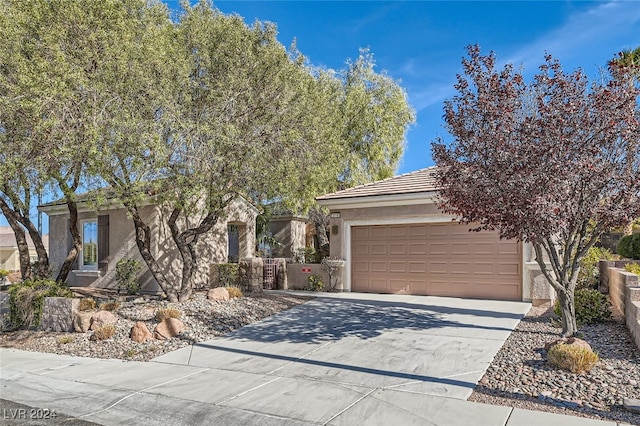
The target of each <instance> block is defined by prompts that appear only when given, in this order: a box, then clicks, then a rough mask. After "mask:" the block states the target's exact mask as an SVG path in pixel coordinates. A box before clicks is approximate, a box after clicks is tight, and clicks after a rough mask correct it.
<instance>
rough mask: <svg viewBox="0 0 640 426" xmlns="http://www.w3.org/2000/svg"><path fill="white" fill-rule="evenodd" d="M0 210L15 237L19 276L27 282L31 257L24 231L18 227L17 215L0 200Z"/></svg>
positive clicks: (29, 275)
mask: <svg viewBox="0 0 640 426" xmlns="http://www.w3.org/2000/svg"><path fill="white" fill-rule="evenodd" d="M0 209H1V210H2V213H3V214H4V216H5V217H6V218H7V222H9V226H11V229H12V230H13V233H14V235H15V237H16V244H17V246H18V255H19V259H20V275H21V277H22V279H23V280H28V279H30V278H31V273H32V271H31V256H30V255H29V244H28V243H27V237H26V235H25V232H24V229H22V226H20V223H19V220H18V213H17V212H15V211H14V210H13V209H11V208H10V207H9V205H8V204H7V203H6V202H5V200H3V199H2V198H0Z"/></svg>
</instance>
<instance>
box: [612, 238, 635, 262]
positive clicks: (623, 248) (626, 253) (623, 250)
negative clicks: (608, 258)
mask: <svg viewBox="0 0 640 426" xmlns="http://www.w3.org/2000/svg"><path fill="white" fill-rule="evenodd" d="M616 251H617V252H618V254H619V255H620V256H623V257H626V258H629V259H640V234H633V235H625V236H624V237H622V238H620V241H618V246H617V247H616Z"/></svg>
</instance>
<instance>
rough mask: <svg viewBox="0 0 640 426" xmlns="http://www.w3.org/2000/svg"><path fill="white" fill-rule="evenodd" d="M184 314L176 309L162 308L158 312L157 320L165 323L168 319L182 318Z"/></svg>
mask: <svg viewBox="0 0 640 426" xmlns="http://www.w3.org/2000/svg"><path fill="white" fill-rule="evenodd" d="M181 315H182V312H180V311H179V310H178V309H176V308H162V309H158V311H157V312H156V319H157V320H158V321H164V320H166V319H167V318H180V316H181Z"/></svg>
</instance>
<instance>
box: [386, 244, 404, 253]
mask: <svg viewBox="0 0 640 426" xmlns="http://www.w3.org/2000/svg"><path fill="white" fill-rule="evenodd" d="M389 254H391V255H399V254H407V245H406V244H405V243H401V244H389Z"/></svg>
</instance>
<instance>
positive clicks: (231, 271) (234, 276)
mask: <svg viewBox="0 0 640 426" xmlns="http://www.w3.org/2000/svg"><path fill="white" fill-rule="evenodd" d="M217 267H218V282H219V283H220V286H222V287H231V286H236V285H238V281H239V270H240V266H239V265H238V264H237V263H219V264H218V265H217Z"/></svg>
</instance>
